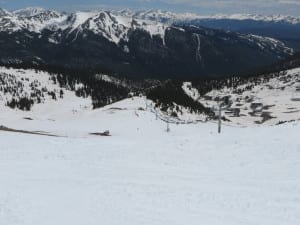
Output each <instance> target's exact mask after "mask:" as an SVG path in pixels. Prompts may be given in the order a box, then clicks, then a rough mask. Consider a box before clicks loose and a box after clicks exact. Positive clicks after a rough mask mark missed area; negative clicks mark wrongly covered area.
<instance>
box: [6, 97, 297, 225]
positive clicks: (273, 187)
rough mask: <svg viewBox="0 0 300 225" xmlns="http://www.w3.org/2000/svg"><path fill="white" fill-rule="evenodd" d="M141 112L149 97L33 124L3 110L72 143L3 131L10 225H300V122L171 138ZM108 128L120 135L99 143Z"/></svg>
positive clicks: (196, 127) (186, 131) (199, 128)
mask: <svg viewBox="0 0 300 225" xmlns="http://www.w3.org/2000/svg"><path fill="white" fill-rule="evenodd" d="M141 107H145V102H144V99H143V98H133V99H126V100H124V101H121V102H118V103H115V104H113V105H110V106H107V107H104V108H102V109H98V110H94V111H85V110H81V111H78V112H77V113H73V112H64V113H63V114H64V115H63V114H62V113H60V109H61V107H52V109H51V108H49V109H48V112H45V111H43V112H39V111H33V112H31V113H32V114H30V115H31V116H32V117H34V120H31V121H29V120H24V119H22V117H21V115H19V114H18V113H14V112H12V111H11V112H10V113H9V114H5V112H3V111H2V110H1V111H2V112H1V118H0V121H1V123H2V124H3V125H5V126H9V127H12V128H19V129H25V130H43V131H47V132H51V133H55V134H58V135H66V136H67V137H58V138H55V137H44V136H35V135H28V134H18V133H8V132H2V131H0V142H1V146H0V224H5V225H6V224H8V225H32V224H39V225H53V224H55V225H77V224H78V225H82V224H89V225H96V224H97V225H98V224H102V225H119V224H123V225H127V224H128V225H141V224H149V225H166V224H174V225H177V224H178V225H183V224H191V225H193V224H195V225H198V224H206V225H227V224H228V225H254V224H264V225H295V224H299V223H300V216H299V215H300V175H299V173H298V171H299V170H300V164H299V160H300V140H299V130H300V126H299V125H300V124H299V123H291V124H287V125H281V126H275V127H261V128H257V127H252V128H236V127H227V126H224V127H223V133H222V134H220V135H218V134H217V133H216V128H217V127H216V125H215V124H212V123H206V124H189V125H171V132H169V133H167V132H166V124H165V123H164V122H162V121H160V120H156V119H155V115H154V114H153V113H151V112H148V111H141V110H138V108H141ZM26 115H27V114H26ZM28 115H29V114H28ZM46 118H51V119H52V120H51V121H49V120H46ZM106 129H109V130H110V132H111V134H112V136H111V137H99V136H91V135H89V132H97V131H98V132H99V131H104V130H106Z"/></svg>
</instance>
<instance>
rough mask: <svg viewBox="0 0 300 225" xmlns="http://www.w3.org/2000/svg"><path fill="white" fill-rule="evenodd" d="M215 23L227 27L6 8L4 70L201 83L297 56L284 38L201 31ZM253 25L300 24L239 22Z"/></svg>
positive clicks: (155, 17) (197, 20) (152, 16)
mask: <svg viewBox="0 0 300 225" xmlns="http://www.w3.org/2000/svg"><path fill="white" fill-rule="evenodd" d="M236 17H238V16H237V15H236ZM236 17H233V16H231V17H228V18H226V19H230V20H233V19H234V20H237V19H236ZM220 18H221V20H220ZM245 18H246V19H245ZM250 18H251V19H250ZM271 18H273V19H272V20H271ZM208 19H209V20H211V21H212V20H214V21H223V20H224V16H220V15H219V16H215V17H203V16H198V15H195V14H188V13H186V14H176V13H171V12H164V11H160V10H147V11H138V12H134V11H131V10H120V11H114V10H111V11H105V10H102V11H101V10H100V11H89V12H74V13H64V12H57V11H52V10H46V9H42V8H26V9H21V10H16V11H13V12H10V11H7V10H4V9H0V63H1V64H2V65H12V64H35V65H47V66H55V67H63V68H72V69H81V70H85V69H88V70H90V71H96V72H105V73H109V74H117V75H125V76H133V77H155V78H183V77H184V78H186V77H189V78H191V77H200V78H202V77H219V76H226V75H227V76H228V75H232V74H243V73H246V72H249V71H254V70H257V69H259V68H262V67H266V66H269V65H272V64H273V63H275V62H277V61H279V60H281V59H284V58H286V57H287V56H289V55H292V54H293V48H291V47H290V46H289V45H287V43H285V42H284V41H282V40H277V39H276V38H277V37H275V38H274V37H272V36H271V37H270V36H269V37H264V36H262V35H261V34H259V33H255V32H253V33H251V32H247V33H246V32H245V33H243V32H240V31H239V30H234V29H233V28H232V29H231V28H230V29H222V26H221V27H218V26H212V25H208V24H202V23H204V22H203V21H206V22H207V21H208ZM249 20H251V21H261V23H286V24H290V25H291V26H294V25H295V26H296V25H298V24H299V21H300V20H299V19H298V18H293V17H283V16H277V17H275V16H273V17H259V16H252V17H251V16H250V15H248V16H246V15H244V17H243V16H241V15H240V16H239V21H249ZM201 21H202V22H201ZM270 21H271V22H270Z"/></svg>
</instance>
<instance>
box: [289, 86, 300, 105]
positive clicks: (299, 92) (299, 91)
mask: <svg viewBox="0 0 300 225" xmlns="http://www.w3.org/2000/svg"><path fill="white" fill-rule="evenodd" d="M291 101H293V102H300V85H298V86H297V87H296V91H295V92H293V94H292V97H291Z"/></svg>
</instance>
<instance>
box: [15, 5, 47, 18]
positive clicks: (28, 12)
mask: <svg viewBox="0 0 300 225" xmlns="http://www.w3.org/2000/svg"><path fill="white" fill-rule="evenodd" d="M46 11H48V10H46V9H44V8H41V7H28V8H25V9H19V10H15V11H13V13H14V14H15V15H17V16H20V17H31V16H36V15H38V14H41V13H44V12H46Z"/></svg>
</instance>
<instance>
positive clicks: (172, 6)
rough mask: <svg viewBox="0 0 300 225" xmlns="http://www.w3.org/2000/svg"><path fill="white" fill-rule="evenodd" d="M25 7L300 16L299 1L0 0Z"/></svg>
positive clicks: (2, 4) (11, 7) (13, 6)
mask: <svg viewBox="0 0 300 225" xmlns="http://www.w3.org/2000/svg"><path fill="white" fill-rule="evenodd" d="M27 7H42V8H46V9H53V10H58V11H66V12H72V11H77V10H98V9H124V8H129V9H132V10H145V9H161V10H166V11H173V12H191V13H197V14H203V15H209V14H220V13H222V14H234V13H242V14H261V15H270V14H282V15H292V16H300V1H297V0H263V1H260V0H252V1H249V2H246V1H238V0H211V1H202V0H198V1H197V0H173V1H171V0H129V1H121V0H112V1H108V0H104V1H95V0H87V1H82V0H74V1H71V0H63V1H58V0H53V1H51V2H50V1H43V0H29V1H22V2H18V1H7V0H0V8H4V9H7V10H17V9H23V8H27Z"/></svg>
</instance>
